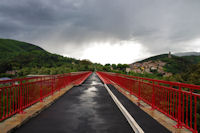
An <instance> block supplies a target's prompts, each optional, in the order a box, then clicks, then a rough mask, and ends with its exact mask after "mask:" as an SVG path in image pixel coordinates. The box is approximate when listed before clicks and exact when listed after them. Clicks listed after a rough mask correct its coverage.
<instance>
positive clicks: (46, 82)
mask: <svg viewBox="0 0 200 133" xmlns="http://www.w3.org/2000/svg"><path fill="white" fill-rule="evenodd" d="M90 74H91V72H78V73H67V74H62V75H49V76H41V77H32V78H22V79H12V80H6V81H0V121H2V120H4V119H6V118H8V117H10V116H12V115H13V114H15V113H23V110H24V109H25V108H27V107H29V106H31V105H32V104H34V103H36V102H38V101H42V100H43V98H45V97H47V96H49V95H53V93H54V92H55V91H58V90H60V89H61V88H64V87H66V86H67V85H69V84H75V85H79V84H81V83H82V82H83V81H84V80H85V79H86V78H87V77H88V76H89V75H90Z"/></svg>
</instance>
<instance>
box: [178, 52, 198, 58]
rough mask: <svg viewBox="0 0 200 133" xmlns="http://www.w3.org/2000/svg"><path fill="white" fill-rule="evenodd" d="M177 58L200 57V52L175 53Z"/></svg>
mask: <svg viewBox="0 0 200 133" xmlns="http://www.w3.org/2000/svg"><path fill="white" fill-rule="evenodd" d="M174 55H176V56H180V57H181V56H200V52H181V53H175V54H174Z"/></svg>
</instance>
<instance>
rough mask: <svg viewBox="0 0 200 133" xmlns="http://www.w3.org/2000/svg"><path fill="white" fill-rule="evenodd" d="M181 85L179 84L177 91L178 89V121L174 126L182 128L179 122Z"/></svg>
mask: <svg viewBox="0 0 200 133" xmlns="http://www.w3.org/2000/svg"><path fill="white" fill-rule="evenodd" d="M181 92H182V90H181V85H180V84H179V91H178V121H177V124H176V125H175V127H176V128H182V124H181Z"/></svg>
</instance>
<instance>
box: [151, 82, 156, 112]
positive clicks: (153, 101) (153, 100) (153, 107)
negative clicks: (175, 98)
mask: <svg viewBox="0 0 200 133" xmlns="http://www.w3.org/2000/svg"><path fill="white" fill-rule="evenodd" d="M152 82H153V93H152V100H151V102H152V103H151V109H152V110H154V109H155V82H154V81H152Z"/></svg>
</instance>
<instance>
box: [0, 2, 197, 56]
mask: <svg viewBox="0 0 200 133" xmlns="http://www.w3.org/2000/svg"><path fill="white" fill-rule="evenodd" d="M199 24H200V1H199V0H176V1H174V0H1V1H0V36H1V37H5V38H14V39H19V40H24V41H29V42H34V43H37V44H39V45H40V46H42V47H44V48H46V49H47V50H50V51H53V52H57V53H61V54H64V52H66V53H67V54H69V55H70V54H71V55H73V56H80V55H79V53H77V50H80V49H82V48H84V47H87V46H88V44H89V43H91V42H106V41H109V42H111V43H112V42H115V41H119V40H129V39H134V40H136V41H138V42H140V43H141V44H142V45H143V47H145V48H147V49H148V51H149V52H151V53H162V52H166V51H169V50H172V51H181V50H185V47H186V46H187V47H189V46H190V44H188V43H187V42H189V41H190V40H193V39H196V38H199V37H200V28H199ZM191 47H192V45H191ZM64 48H66V49H67V50H65V49H64Z"/></svg>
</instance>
